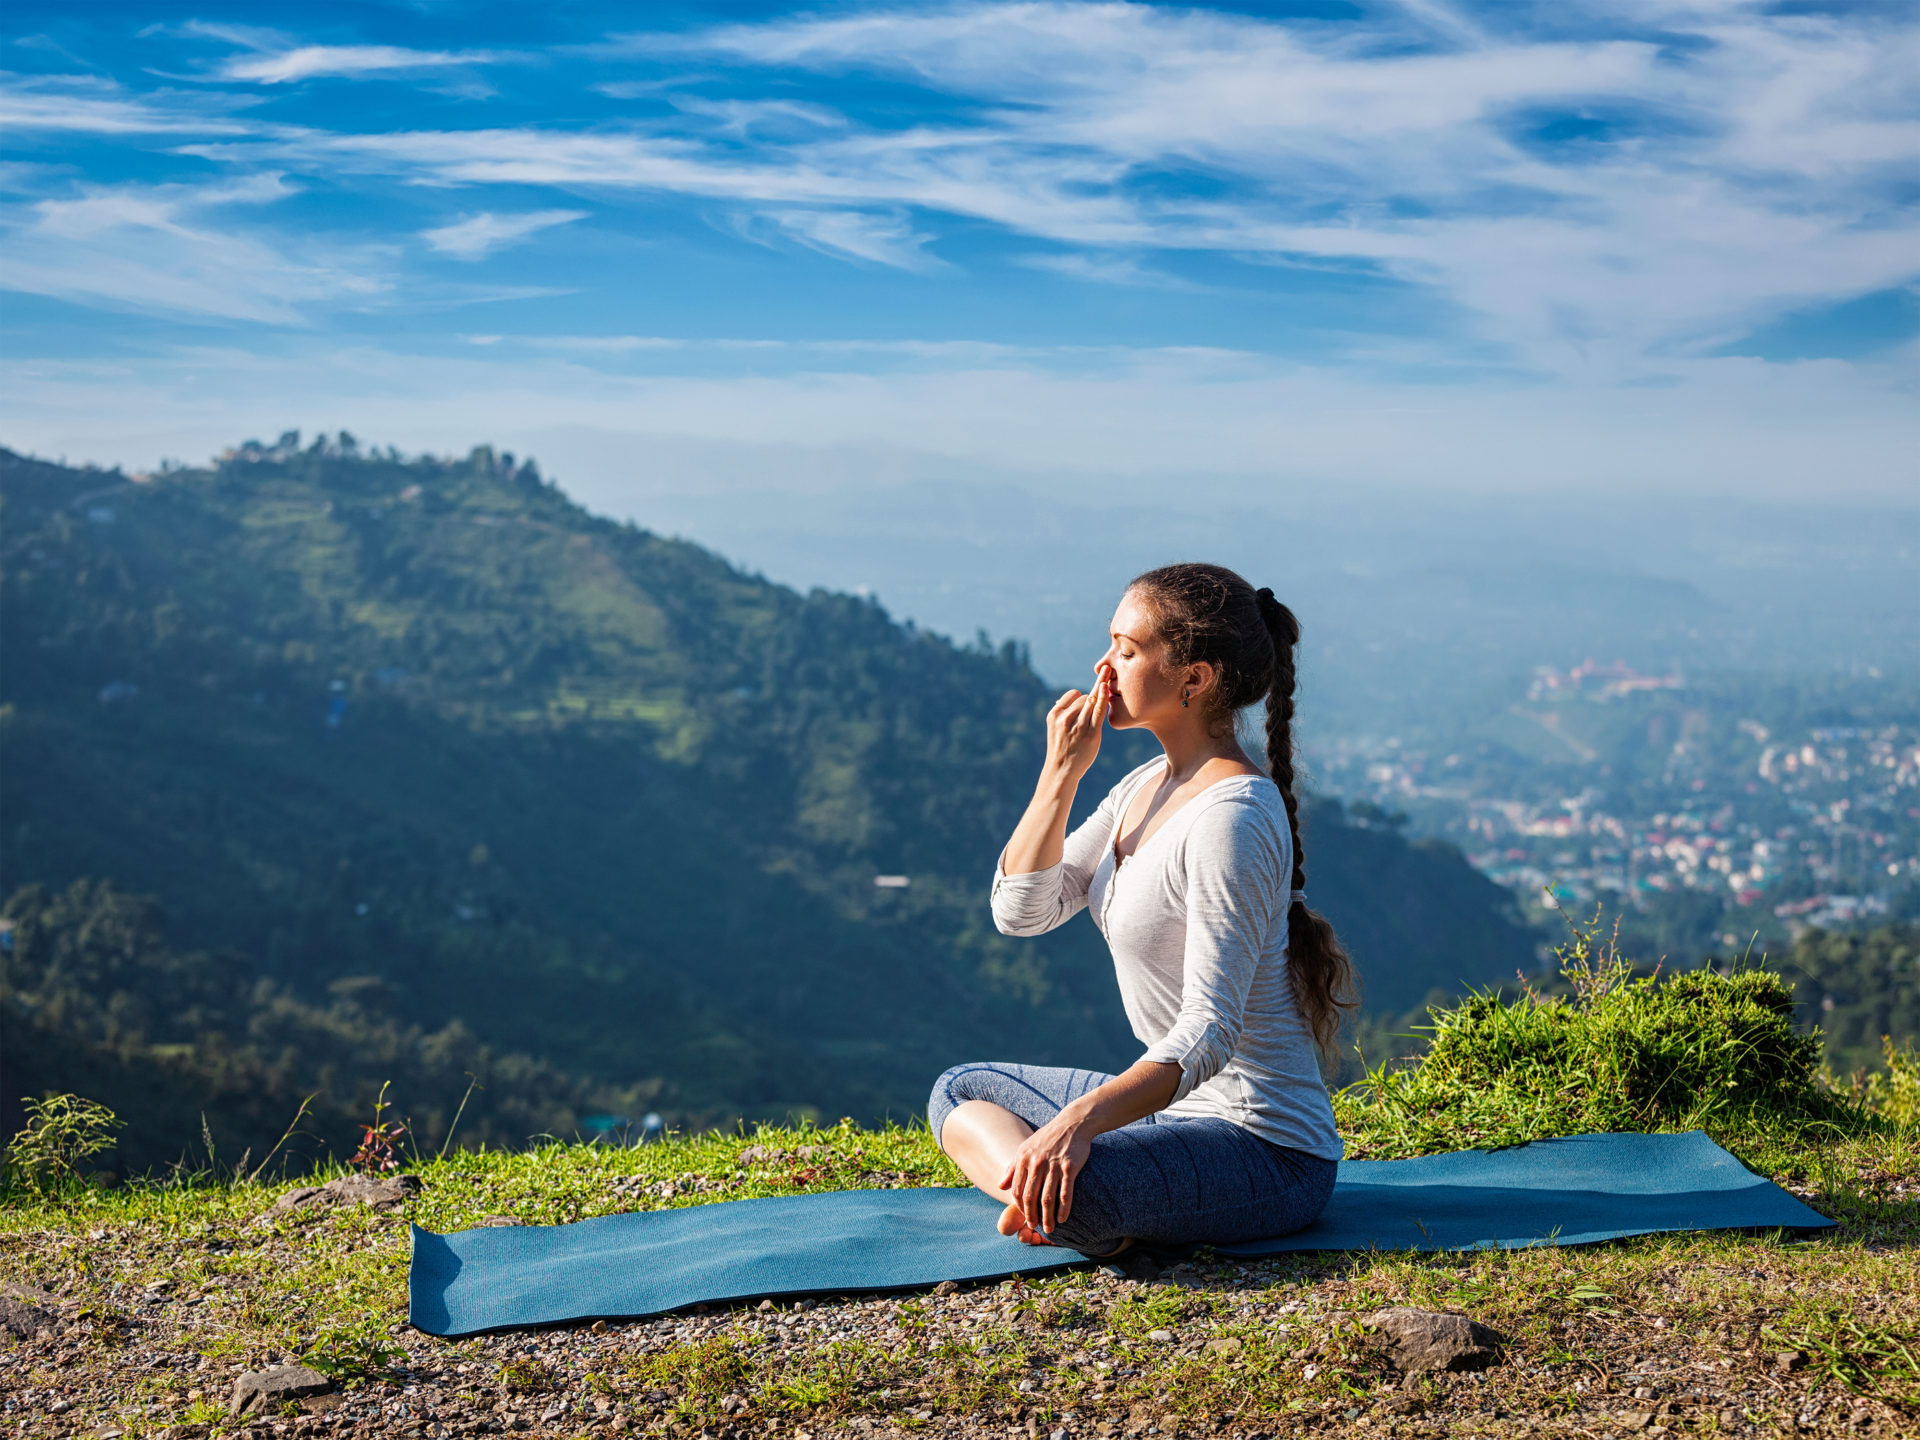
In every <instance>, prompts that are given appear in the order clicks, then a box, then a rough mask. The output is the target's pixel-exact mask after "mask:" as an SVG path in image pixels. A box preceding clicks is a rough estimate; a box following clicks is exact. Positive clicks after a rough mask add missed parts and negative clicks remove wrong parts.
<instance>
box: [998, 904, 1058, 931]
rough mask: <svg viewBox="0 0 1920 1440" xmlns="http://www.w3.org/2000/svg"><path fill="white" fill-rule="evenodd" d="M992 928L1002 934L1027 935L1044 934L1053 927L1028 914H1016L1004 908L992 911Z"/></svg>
mask: <svg viewBox="0 0 1920 1440" xmlns="http://www.w3.org/2000/svg"><path fill="white" fill-rule="evenodd" d="M993 928H994V929H996V930H998V931H999V932H1000V933H1001V934H1002V935H1014V936H1021V937H1024V936H1029V935H1044V934H1046V933H1047V931H1049V930H1051V929H1052V928H1053V925H1052V924H1050V923H1049V922H1047V921H1045V920H1035V919H1034V918H1033V917H1032V916H1029V915H1016V914H1013V913H1011V912H1009V911H1005V910H995V911H994V912H993Z"/></svg>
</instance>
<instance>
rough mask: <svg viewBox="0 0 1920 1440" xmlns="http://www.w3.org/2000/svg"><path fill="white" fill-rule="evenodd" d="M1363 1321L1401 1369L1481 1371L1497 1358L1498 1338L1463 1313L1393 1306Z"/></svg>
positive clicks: (1498, 1354)
mask: <svg viewBox="0 0 1920 1440" xmlns="http://www.w3.org/2000/svg"><path fill="white" fill-rule="evenodd" d="M1366 1323H1367V1324H1369V1325H1371V1326H1372V1327H1373V1328H1374V1329H1375V1330H1377V1331H1379V1332H1380V1336H1381V1339H1382V1340H1383V1341H1384V1342H1385V1348H1386V1351H1387V1355H1388V1358H1389V1359H1391V1360H1392V1361H1393V1363H1394V1364H1395V1365H1397V1366H1399V1367H1400V1369H1402V1370H1407V1371H1414V1370H1484V1369H1486V1368H1487V1367H1488V1366H1489V1365H1492V1364H1494V1363H1496V1362H1497V1361H1498V1360H1499V1358H1500V1337H1499V1336H1498V1335H1496V1334H1495V1333H1494V1332H1493V1331H1491V1330H1489V1329H1488V1328H1487V1327H1486V1326H1484V1325H1481V1324H1479V1323H1477V1322H1476V1321H1473V1320H1469V1319H1468V1318H1467V1317H1466V1316H1464V1315H1448V1314H1444V1313H1442V1312H1440V1311H1436V1310H1414V1309H1410V1308H1407V1307H1405V1306H1394V1307H1392V1308H1390V1309H1386V1310H1378V1311H1375V1312H1374V1313H1373V1314H1372V1315H1369V1316H1368V1317H1366Z"/></svg>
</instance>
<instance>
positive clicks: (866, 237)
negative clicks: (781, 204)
mask: <svg viewBox="0 0 1920 1440" xmlns="http://www.w3.org/2000/svg"><path fill="white" fill-rule="evenodd" d="M752 220H757V221H764V222H765V223H766V224H768V225H771V226H773V227H774V228H775V229H776V230H778V231H779V232H780V233H781V234H784V235H787V236H789V237H791V238H792V239H795V240H797V241H799V242H800V243H801V244H802V245H805V246H807V247H808V248H809V249H812V250H818V251H819V252H820V253H821V254H823V255H836V256H839V257H840V258H841V259H843V260H864V261H866V262H868V263H869V264H873V265H885V266H888V267H890V268H892V269H895V270H920V271H926V270H937V269H939V268H941V265H942V264H943V262H942V261H941V260H940V259H939V257H938V256H935V255H931V254H929V253H927V251H926V249H925V248H924V247H925V246H926V244H927V242H928V241H929V240H931V239H932V238H933V237H932V236H931V235H927V234H922V233H921V232H919V231H917V230H915V229H914V228H913V224H912V222H911V221H910V220H909V219H908V218H907V217H906V216H905V215H900V214H891V215H875V214H869V213H868V212H866V211H862V210H762V211H759V212H758V213H757V214H756V215H754V216H753V217H752ZM745 228H746V229H747V231H748V233H752V232H753V229H754V227H753V225H752V224H751V223H749V224H748V225H747V226H746V227H745Z"/></svg>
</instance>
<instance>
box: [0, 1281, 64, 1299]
mask: <svg viewBox="0 0 1920 1440" xmlns="http://www.w3.org/2000/svg"><path fill="white" fill-rule="evenodd" d="M0 1296H4V1297H5V1298H6V1299H8V1300H24V1301H26V1302H27V1303H28V1304H29V1305H57V1304H59V1303H60V1302H59V1297H58V1296H56V1295H53V1294H50V1293H49V1292H47V1291H45V1290H42V1289H40V1288H39V1287H38V1286H37V1285H22V1284H21V1283H20V1282H19V1281H17V1280H0Z"/></svg>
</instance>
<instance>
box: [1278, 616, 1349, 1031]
mask: <svg viewBox="0 0 1920 1440" xmlns="http://www.w3.org/2000/svg"><path fill="white" fill-rule="evenodd" d="M1254 599H1255V601H1256V602H1257V603H1258V604H1259V606H1260V618H1261V620H1263V621H1264V622H1265V623H1266V627H1267V633H1268V634H1269V635H1271V636H1272V637H1273V688H1272V689H1271V690H1269V691H1268V692H1267V769H1268V771H1269V772H1270V773H1271V774H1272V776H1273V783H1274V784H1276V785H1278V786H1279V787H1280V798H1281V799H1282V800H1284V801H1285V802H1286V806H1287V827H1288V829H1289V830H1291V831H1292V834H1293V882H1292V888H1293V889H1294V890H1296V891H1299V890H1305V889H1306V888H1307V857H1306V852H1305V851H1304V850H1303V849H1302V847H1301V844H1300V802H1299V801H1298V800H1297V799H1296V798H1295V797H1294V793H1293V690H1294V669H1293V649H1294V646H1296V645H1298V644H1299V643H1300V622H1299V621H1298V620H1296V619H1295V618H1294V614H1293V611H1291V610H1289V609H1288V608H1287V607H1286V606H1285V605H1282V604H1281V603H1280V602H1279V600H1277V599H1275V598H1274V594H1273V591H1271V590H1268V589H1266V588H1265V587H1264V586H1263V587H1262V588H1261V589H1260V590H1259V591H1258V592H1257V593H1256V594H1255V596H1254ZM1287 977H1288V980H1289V981H1290V982H1291V983H1292V985H1293V998H1294V1002H1295V1003H1296V1004H1297V1005H1299V1007H1300V1012H1301V1014H1303V1015H1304V1016H1306V1019H1307V1026H1308V1028H1309V1029H1311V1030H1312V1031H1313V1039H1314V1043H1315V1044H1317V1045H1318V1046H1319V1047H1320V1049H1321V1050H1322V1051H1324V1052H1331V1051H1332V1049H1333V1045H1334V1041H1335V1040H1336V1039H1337V1038H1338V1036H1339V1034H1340V1017H1341V1012H1342V1011H1343V1010H1351V1009H1353V1008H1354V1005H1355V1004H1356V1002H1355V1000H1354V998H1353V961H1352V959H1351V957H1349V956H1348V954H1347V951H1346V947H1345V946H1343V945H1342V944H1341V943H1340V939H1339V937H1338V936H1337V935H1335V934H1334V933H1333V925H1332V924H1331V923H1330V922H1329V921H1328V919H1327V917H1326V916H1324V915H1321V914H1318V913H1316V912H1315V911H1312V910H1309V909H1308V908H1307V902H1306V901H1305V900H1295V901H1293V902H1292V904H1290V905H1288V907H1287Z"/></svg>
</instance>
